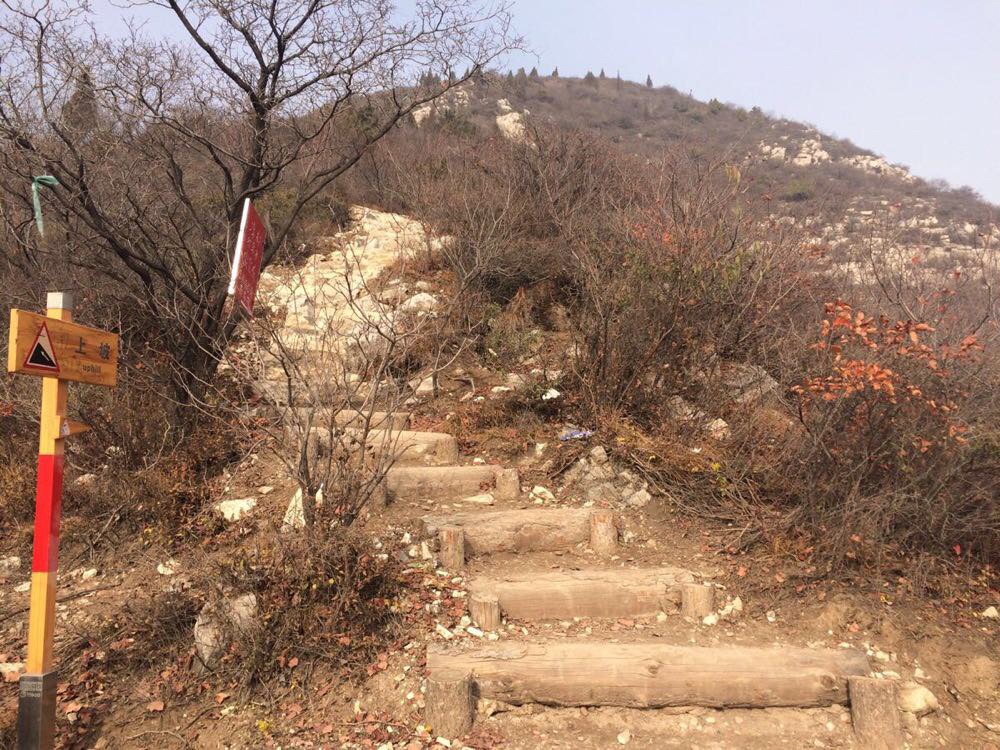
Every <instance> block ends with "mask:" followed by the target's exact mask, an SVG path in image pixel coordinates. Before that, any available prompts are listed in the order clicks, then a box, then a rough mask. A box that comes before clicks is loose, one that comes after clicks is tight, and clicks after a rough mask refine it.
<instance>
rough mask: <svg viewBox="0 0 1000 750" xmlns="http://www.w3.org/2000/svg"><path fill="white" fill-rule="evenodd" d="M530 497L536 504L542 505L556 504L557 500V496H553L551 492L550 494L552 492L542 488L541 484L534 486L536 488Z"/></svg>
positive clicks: (532, 490)
mask: <svg viewBox="0 0 1000 750" xmlns="http://www.w3.org/2000/svg"><path fill="white" fill-rule="evenodd" d="M530 497H531V499H532V500H534V501H535V502H536V503H537V502H542V503H554V502H555V500H556V496H555V495H553V494H552V493H551V492H550V491H549V490H548V489H546V488H545V487H542V486H541V485H540V484H536V485H535V486H534V487H533V488H532V489H531V495H530Z"/></svg>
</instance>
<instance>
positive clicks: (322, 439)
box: [311, 427, 458, 466]
mask: <svg viewBox="0 0 1000 750" xmlns="http://www.w3.org/2000/svg"><path fill="white" fill-rule="evenodd" d="M342 429H343V432H342V433H340V434H339V435H338V437H339V438H341V439H343V440H345V441H351V440H355V441H360V440H361V438H362V436H364V438H365V444H366V445H367V446H368V447H369V448H370V449H371V450H373V451H375V452H376V453H379V454H382V455H391V456H393V458H394V461H395V463H397V464H399V465H401V466H413V465H417V466H423V465H428V464H431V465H435V466H448V465H450V464H454V463H455V462H456V461H458V441H457V440H456V439H455V436H454V435H449V434H448V433H446V432H415V431H412V430H374V429H373V430H368V431H367V434H365V431H364V430H362V429H355V428H353V427H344V428H342ZM311 439H313V440H316V441H317V442H318V443H319V444H320V445H326V444H327V443H328V442H329V439H330V431H329V428H314V429H313V430H312V433H311ZM354 444H355V445H357V443H354Z"/></svg>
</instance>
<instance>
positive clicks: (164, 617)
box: [98, 589, 201, 674]
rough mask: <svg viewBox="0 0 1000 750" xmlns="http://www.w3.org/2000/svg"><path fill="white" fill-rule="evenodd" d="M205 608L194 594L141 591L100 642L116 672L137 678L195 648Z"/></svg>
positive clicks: (114, 619) (129, 599) (181, 591)
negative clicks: (197, 622)
mask: <svg viewBox="0 0 1000 750" xmlns="http://www.w3.org/2000/svg"><path fill="white" fill-rule="evenodd" d="M200 609H201V604H200V602H199V601H198V599H197V597H196V596H195V595H194V594H193V592H192V591H190V590H187V591H184V590H178V591H155V592H152V593H150V592H148V591H147V590H142V589H140V590H138V591H137V592H136V593H135V595H134V596H132V597H130V598H128V599H126V600H125V602H124V603H123V605H122V608H121V610H119V611H118V612H116V613H115V615H114V617H113V618H112V620H111V621H110V622H109V623H108V624H107V626H106V627H105V628H104V629H103V631H102V632H101V634H100V636H99V638H98V640H99V641H100V645H101V647H102V648H101V650H103V651H104V653H105V654H106V659H105V662H104V664H105V666H106V667H107V669H108V670H110V671H112V672H118V673H123V672H127V673H130V674H134V673H137V672H142V671H144V670H146V669H149V668H152V667H158V666H162V665H163V664H164V663H166V662H169V661H170V660H172V659H175V658H177V657H178V656H180V655H181V654H182V653H184V652H186V651H187V650H188V649H190V647H191V632H192V630H193V628H194V623H195V619H196V618H197V616H198V612H199V610H200Z"/></svg>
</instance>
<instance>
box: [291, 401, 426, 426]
mask: <svg viewBox="0 0 1000 750" xmlns="http://www.w3.org/2000/svg"><path fill="white" fill-rule="evenodd" d="M310 411H312V412H313V419H312V426H313V427H323V426H324V425H327V424H329V418H330V416H329V412H327V411H325V410H324V409H322V408H318V409H310V408H309V407H305V406H296V407H292V408H291V409H289V410H288V412H287V413H286V416H285V422H286V424H288V425H289V427H292V428H293V429H294V428H296V427H299V426H300V425H302V426H304V425H305V424H306V421H307V420H308V419H309V412H310ZM365 420H368V425H369V427H370V428H372V429H390V430H405V429H406V428H407V427H409V426H410V415H409V414H408V413H407V412H388V411H371V412H369V411H368V410H367V409H365V410H361V411H359V410H357V409H344V410H341V411H338V412H337V413H335V414H334V415H333V423H334V424H335V425H337V426H339V427H364V424H365Z"/></svg>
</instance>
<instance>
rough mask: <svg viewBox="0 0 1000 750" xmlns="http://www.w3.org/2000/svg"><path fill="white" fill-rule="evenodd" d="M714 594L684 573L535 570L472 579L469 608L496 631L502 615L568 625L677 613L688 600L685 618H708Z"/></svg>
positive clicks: (481, 622)
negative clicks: (590, 619)
mask: <svg viewBox="0 0 1000 750" xmlns="http://www.w3.org/2000/svg"><path fill="white" fill-rule="evenodd" d="M713 591H714V590H713V589H712V588H710V587H706V586H703V585H702V584H700V583H697V582H696V578H695V575H694V574H693V573H692V572H691V571H689V570H684V569H683V568H674V567H656V568H609V569H592V570H566V571H556V572H550V571H537V572H530V573H523V574H520V575H516V576H502V577H499V576H496V577H493V576H477V577H475V578H473V579H472V580H471V581H470V583H469V609H470V611H471V614H472V619H473V620H474V621H475V622H476V624H477V625H479V626H480V627H481V628H483V629H484V630H496V629H497V627H498V626H499V624H500V622H499V620H500V617H501V615H506V616H507V617H508V618H510V619H517V620H557V619H558V620H565V619H571V618H574V617H615V618H617V617H641V616H643V615H655V614H657V613H659V612H665V613H666V614H678V613H680V612H681V611H682V606H683V605H684V604H685V599H687V607H684V609H685V610H686V612H685V613H686V614H687V613H690V614H692V615H694V616H699V617H704V616H705V615H707V614H709V613H710V612H711V611H713V609H714V607H713V604H714V601H713ZM702 594H705V595H702Z"/></svg>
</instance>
